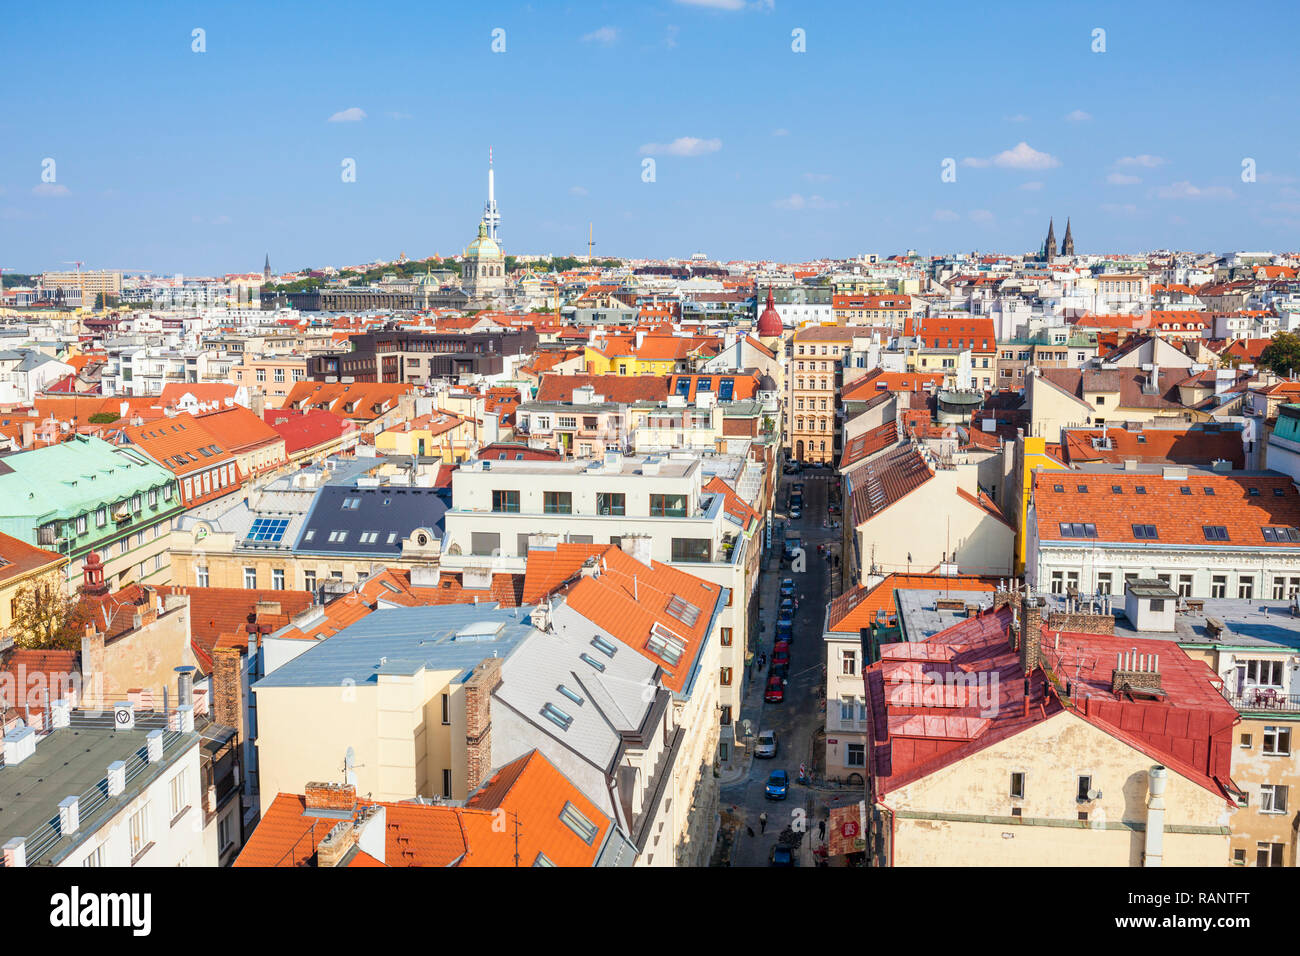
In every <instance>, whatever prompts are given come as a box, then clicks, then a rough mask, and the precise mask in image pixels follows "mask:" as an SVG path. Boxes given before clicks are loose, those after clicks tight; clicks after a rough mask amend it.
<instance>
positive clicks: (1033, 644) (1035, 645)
mask: <svg viewBox="0 0 1300 956" xmlns="http://www.w3.org/2000/svg"><path fill="white" fill-rule="evenodd" d="M1042 640H1043V609H1042V606H1041V605H1040V604H1039V598H1038V596H1037V595H1033V594H1029V595H1025V596H1024V597H1022V598H1021V599H1020V635H1019V650H1020V669H1021V670H1022V671H1024V673H1025V676H1026V677H1028V676H1029V675H1030V674H1032V673H1033V671H1034V669H1035V668H1036V667H1038V664H1039V660H1040V645H1041V644H1042Z"/></svg>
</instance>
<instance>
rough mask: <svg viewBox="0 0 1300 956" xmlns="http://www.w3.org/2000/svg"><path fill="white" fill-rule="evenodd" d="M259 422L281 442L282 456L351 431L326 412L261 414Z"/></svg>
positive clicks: (348, 426)
mask: <svg viewBox="0 0 1300 956" xmlns="http://www.w3.org/2000/svg"><path fill="white" fill-rule="evenodd" d="M262 419H263V420H264V421H265V422H266V423H267V424H268V425H269V426H271V428H272V429H274V430H275V432H276V434H278V435H279V436H280V437H281V438H283V439H284V451H285V454H286V455H293V454H296V453H297V452H300V451H304V450H306V449H308V448H315V447H316V446H318V445H323V444H325V443H326V442H329V441H333V440H335V439H337V438H340V437H341V436H342V435H344V434H345V433H346V432H347V430H348V429H349V428H350V427H351V424H350V423H349V422H348V421H346V420H345V419H342V418H339V417H338V416H337V415H332V414H330V413H329V412H326V411H310V412H298V411H294V410H292V409H282V408H276V409H270V410H268V411H266V412H263V413H262Z"/></svg>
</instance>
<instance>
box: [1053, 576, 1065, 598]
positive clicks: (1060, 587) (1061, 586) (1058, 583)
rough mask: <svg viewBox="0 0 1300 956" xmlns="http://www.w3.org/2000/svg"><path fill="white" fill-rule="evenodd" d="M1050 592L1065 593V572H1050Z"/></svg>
mask: <svg viewBox="0 0 1300 956" xmlns="http://www.w3.org/2000/svg"><path fill="white" fill-rule="evenodd" d="M1051 593H1053V594H1064V593H1065V572H1063V571H1053V572H1052V585H1051Z"/></svg>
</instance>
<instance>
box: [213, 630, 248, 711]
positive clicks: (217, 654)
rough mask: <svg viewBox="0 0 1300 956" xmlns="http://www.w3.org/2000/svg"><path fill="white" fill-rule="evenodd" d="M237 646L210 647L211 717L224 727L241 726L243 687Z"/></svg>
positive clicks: (239, 649)
mask: <svg viewBox="0 0 1300 956" xmlns="http://www.w3.org/2000/svg"><path fill="white" fill-rule="evenodd" d="M242 657H243V653H242V649H241V648H238V647H214V648H213V649H212V710H213V719H215V720H216V722H217V723H219V724H222V725H224V726H226V727H235V728H239V729H241V730H242V729H243V728H242V726H241V725H242V717H243V711H244V687H243V678H242V676H241V673H240V672H241V668H240V666H239V665H240V660H241V659H242Z"/></svg>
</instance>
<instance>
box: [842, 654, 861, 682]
mask: <svg viewBox="0 0 1300 956" xmlns="http://www.w3.org/2000/svg"><path fill="white" fill-rule="evenodd" d="M857 672H858V652H857V651H840V673H841V674H843V675H845V676H846V677H852V676H853V675H855V674H856V673H857Z"/></svg>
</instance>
